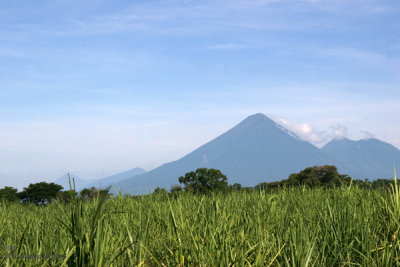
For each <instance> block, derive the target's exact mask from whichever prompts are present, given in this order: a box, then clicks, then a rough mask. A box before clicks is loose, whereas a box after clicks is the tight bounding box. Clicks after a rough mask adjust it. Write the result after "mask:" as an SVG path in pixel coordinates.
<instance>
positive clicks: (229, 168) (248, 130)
mask: <svg viewBox="0 0 400 267" xmlns="http://www.w3.org/2000/svg"><path fill="white" fill-rule="evenodd" d="M335 163H336V161H335V160H333V159H332V158H330V157H329V156H328V155H327V154H326V153H325V152H324V151H322V150H320V149H318V148H317V147H315V146H314V145H312V144H310V143H308V142H305V141H303V140H301V139H299V138H298V137H297V136H296V135H295V134H294V133H292V132H290V131H288V130H286V129H285V128H283V127H282V126H280V125H279V124H277V123H275V122H274V121H272V120H271V119H269V118H268V117H266V116H265V115H263V114H255V115H252V116H250V117H248V118H247V119H245V120H244V121H242V122H241V123H240V124H238V125H237V126H235V127H234V128H232V129H230V130H229V131H227V132H225V133H224V134H222V135H221V136H219V137H217V138H215V139H214V140H212V141H210V142H208V143H207V144H205V145H203V146H201V147H200V148H198V149H196V150H194V151H193V152H191V153H189V154H188V155H186V156H184V157H183V158H181V159H179V160H177V161H174V162H170V163H166V164H164V165H162V166H160V167H158V168H156V169H154V170H152V171H149V172H147V173H145V174H142V175H138V176H135V177H132V178H129V179H126V180H122V181H120V182H118V183H116V184H115V186H116V187H118V188H120V189H121V190H123V191H124V192H128V193H135V194H137V193H147V192H149V191H151V190H153V189H154V188H155V187H157V186H160V187H166V188H168V189H169V187H170V186H171V185H173V184H177V183H178V177H179V176H181V175H184V174H185V173H186V172H188V171H191V170H195V169H197V168H199V167H206V168H217V169H220V170H221V171H222V172H223V173H224V174H226V175H227V177H228V179H229V182H230V183H241V184H243V185H245V186H253V185H256V184H258V183H261V182H266V181H276V180H281V179H283V178H286V177H287V176H288V175H289V174H291V173H293V172H298V171H300V170H302V169H304V168H306V167H308V166H313V165H324V164H335Z"/></svg>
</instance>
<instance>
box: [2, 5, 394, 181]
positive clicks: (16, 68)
mask: <svg viewBox="0 0 400 267" xmlns="http://www.w3.org/2000/svg"><path fill="white" fill-rule="evenodd" d="M257 112H261V113H264V114H266V115H267V116H270V117H271V118H273V119H274V120H276V121H278V122H280V123H282V124H284V125H286V126H287V127H288V128H289V129H291V130H292V131H294V132H296V133H297V134H298V135H300V136H301V137H302V138H304V139H305V140H308V141H310V142H313V143H314V144H315V145H318V146H321V145H323V144H324V143H326V142H327V141H329V140H330V139H331V138H334V137H335V136H336V137H339V136H346V137H349V138H351V139H360V138H366V137H371V136H374V137H376V138H378V139H381V140H383V141H386V142H390V143H391V144H393V145H395V146H397V147H398V148H400V134H399V133H400V116H399V115H400V1H393V0H391V1H372V0H354V1H351V0H329V1H328V0H313V1H311V0H309V1H300V0H299V1H296V0H292V1H285V0H269V1H268V0H267V1H262V0H255V1H235V0H229V1H219V0H213V1H96V0H94V1H84V2H82V1H74V0H70V1H67V0H65V1H3V0H0V187H2V186H5V185H12V186H17V187H21V186H26V185H28V184H29V183H30V182H36V181H41V180H44V179H46V180H54V179H56V178H58V177H59V176H62V175H63V174H64V173H65V172H67V171H72V172H74V173H76V174H77V175H79V176H81V177H83V178H97V177H102V176H106V175H110V174H113V173H116V172H119V171H124V170H127V169H130V168H134V167H138V166H140V167H142V168H145V169H147V170H149V169H152V168H154V167H157V166H158V165H160V164H162V163H165V162H167V161H172V160H175V159H177V158H179V157H181V156H183V155H185V154H187V153H189V152H191V151H192V150H194V149H195V148H197V147H198V146H200V145H202V144H204V143H205V142H207V141H209V140H211V139H212V138H214V137H216V136H218V135H219V134H221V133H223V132H224V131H226V130H227V129H229V128H231V127H232V126H234V125H235V124H237V123H239V122H240V121H241V120H243V119H244V118H246V117H247V116H249V115H251V114H254V113H257Z"/></svg>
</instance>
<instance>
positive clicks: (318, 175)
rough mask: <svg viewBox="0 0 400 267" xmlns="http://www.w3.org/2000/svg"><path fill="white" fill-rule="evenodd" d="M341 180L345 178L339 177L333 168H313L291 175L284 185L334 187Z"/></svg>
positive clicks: (329, 166)
mask: <svg viewBox="0 0 400 267" xmlns="http://www.w3.org/2000/svg"><path fill="white" fill-rule="evenodd" d="M342 178H345V176H343V175H340V174H339V173H338V171H337V168H336V167H335V166H332V165H324V166H314V167H309V168H305V169H304V170H302V171H301V172H299V173H294V174H291V175H290V176H289V179H288V180H287V182H286V184H288V185H308V186H317V185H323V186H335V185H340V184H341V183H340V180H341V179H342Z"/></svg>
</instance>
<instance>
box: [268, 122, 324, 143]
mask: <svg viewBox="0 0 400 267" xmlns="http://www.w3.org/2000/svg"><path fill="white" fill-rule="evenodd" d="M275 121H276V122H278V123H279V124H281V125H282V126H284V127H285V128H286V129H288V130H289V131H291V132H293V133H295V134H296V135H297V136H298V137H300V138H301V139H302V140H305V141H308V142H310V143H312V144H314V145H317V146H318V145H321V144H323V143H325V142H326V141H327V139H326V137H325V136H324V133H323V132H318V131H316V130H315V129H314V128H313V127H312V126H311V125H310V124H308V123H295V122H291V121H289V120H287V119H284V118H275Z"/></svg>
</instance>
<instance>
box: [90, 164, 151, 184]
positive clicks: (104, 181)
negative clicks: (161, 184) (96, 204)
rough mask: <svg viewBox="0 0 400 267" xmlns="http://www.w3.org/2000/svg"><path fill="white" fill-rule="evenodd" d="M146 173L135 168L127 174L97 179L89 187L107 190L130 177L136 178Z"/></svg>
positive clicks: (126, 172)
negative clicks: (108, 187)
mask: <svg viewBox="0 0 400 267" xmlns="http://www.w3.org/2000/svg"><path fill="white" fill-rule="evenodd" d="M145 172H146V171H145V170H144V169H142V168H134V169H131V170H128V171H125V172H121V173H117V174H114V175H111V176H108V177H105V178H102V179H96V180H93V182H92V183H89V186H94V187H99V186H100V187H101V188H105V187H107V186H111V185H114V184H116V183H117V182H119V181H121V180H124V179H127V178H130V177H134V176H136V175H139V174H143V173H145Z"/></svg>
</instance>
